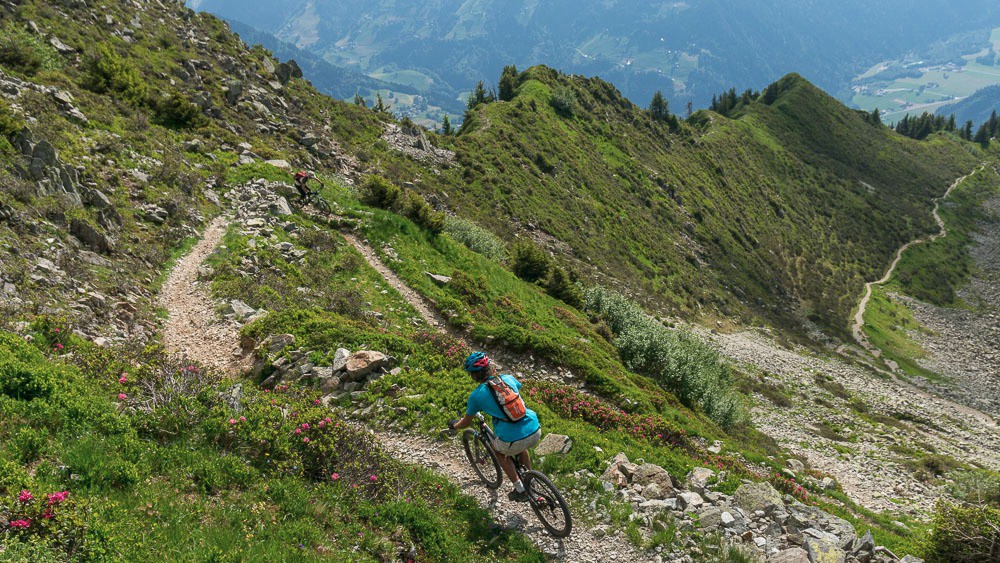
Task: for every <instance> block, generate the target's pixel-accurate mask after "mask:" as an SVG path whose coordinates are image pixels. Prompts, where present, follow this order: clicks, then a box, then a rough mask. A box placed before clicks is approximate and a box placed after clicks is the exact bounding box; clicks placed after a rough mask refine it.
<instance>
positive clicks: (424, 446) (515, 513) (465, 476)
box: [375, 432, 655, 562]
mask: <svg viewBox="0 0 1000 563" xmlns="http://www.w3.org/2000/svg"><path fill="white" fill-rule="evenodd" d="M375 435H376V436H377V437H378V439H379V441H381V442H382V444H383V445H384V446H385V447H386V448H387V449H388V450H389V451H391V452H393V454H394V455H395V456H396V457H398V458H399V459H401V460H403V461H406V462H409V463H415V464H420V465H423V466H425V467H429V468H431V469H434V470H435V471H438V472H440V473H442V474H444V475H446V476H447V477H448V479H449V480H451V481H452V482H453V483H455V484H456V485H458V486H459V487H460V488H461V489H462V492H464V493H465V494H467V495H469V496H471V497H473V498H475V499H476V501H477V502H478V503H479V505H480V506H482V507H484V508H487V509H489V510H490V512H492V513H493V515H494V517H495V518H496V519H497V522H498V523H499V524H500V525H501V526H503V527H505V528H508V529H518V530H520V531H521V532H522V533H524V534H525V535H527V536H528V537H529V538H531V540H532V541H533V542H534V543H535V545H537V546H538V548H539V549H541V550H542V551H543V552H544V553H545V554H546V555H547V556H548V557H551V558H554V559H557V560H560V561H581V562H587V561H593V562H598V561H600V562H603V561H648V560H650V554H647V553H644V552H642V551H640V550H638V549H636V547H635V546H633V545H632V544H631V543H629V541H628V539H627V538H625V536H624V535H621V534H616V533H608V534H607V535H605V534H603V533H601V532H597V533H596V534H595V531H594V529H591V528H588V527H587V526H585V525H584V524H583V523H582V522H580V521H579V520H575V521H574V522H573V532H572V533H571V534H570V536H569V537H568V538H565V539H557V538H554V537H552V536H550V535H549V533H548V532H547V531H546V530H545V528H543V527H542V525H541V523H540V522H539V521H538V517H537V516H535V513H534V512H532V511H531V508H530V507H529V506H528V505H527V504H526V503H517V502H511V501H510V500H508V499H507V491H508V490H509V489H510V486H509V482H507V481H506V479H505V483H504V484H503V485H502V486H501V487H500V490H499V491H494V490H491V489H488V488H487V487H486V486H485V485H483V483H482V481H480V480H479V477H478V476H477V475H476V474H475V473H473V471H472V468H471V467H470V466H469V463H468V462H467V461H466V459H465V454H464V452H463V450H462V445H461V439H460V438H458V439H455V440H454V441H453V442H450V443H447V444H444V445H442V443H441V442H438V441H435V440H432V439H430V438H428V437H424V436H413V435H409V434H400V433H391V432H376V433H375ZM600 529H601V531H602V532H603V531H604V528H600ZM654 555H655V554H654Z"/></svg>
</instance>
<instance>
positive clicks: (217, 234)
mask: <svg viewBox="0 0 1000 563" xmlns="http://www.w3.org/2000/svg"><path fill="white" fill-rule="evenodd" d="M227 226H228V219H227V218H226V217H224V216H219V217H216V218H215V219H214V220H212V222H211V223H209V225H208V227H207V228H206V229H205V234H204V236H203V237H202V239H201V240H200V241H198V244H196V245H195V246H194V248H192V249H191V252H189V253H188V254H187V255H185V256H184V257H183V258H181V259H180V260H178V262H177V265H176V266H174V269H173V270H171V271H170V274H169V275H168V276H167V281H166V282H165V283H164V284H163V290H162V292H161V293H160V297H159V300H158V304H159V306H161V307H163V308H164V309H166V310H167V311H168V313H169V316H168V317H167V320H166V322H165V323H164V324H163V345H164V347H165V348H166V350H167V352H169V353H172V354H179V355H181V356H186V357H188V358H192V359H194V360H197V361H199V362H201V363H202V364H204V365H206V366H208V367H211V368H214V369H217V370H219V371H221V372H222V373H224V374H226V375H229V376H236V375H239V374H240V373H242V372H244V371H245V370H247V369H249V366H250V357H249V355H248V354H244V353H243V351H242V350H240V348H239V340H240V339H239V325H238V324H236V323H235V322H232V321H224V320H222V319H221V318H220V317H219V315H217V314H216V312H215V306H214V304H213V302H212V299H211V298H210V297H209V294H208V288H207V287H206V286H205V285H203V284H202V282H200V281H198V267H199V266H201V264H202V262H204V261H205V259H206V258H208V256H209V254H211V253H212V251H213V250H215V248H216V247H217V246H218V245H219V243H220V242H221V241H222V237H223V236H224V235H225V234H226V227H227Z"/></svg>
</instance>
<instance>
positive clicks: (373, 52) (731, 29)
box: [189, 0, 1000, 107]
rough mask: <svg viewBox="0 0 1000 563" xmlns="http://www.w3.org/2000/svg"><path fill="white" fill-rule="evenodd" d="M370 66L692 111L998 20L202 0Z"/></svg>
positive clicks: (854, 5) (343, 60) (608, 5)
mask: <svg viewBox="0 0 1000 563" xmlns="http://www.w3.org/2000/svg"><path fill="white" fill-rule="evenodd" d="M189 5H190V6H192V7H194V8H195V9H198V10H206V11H210V12H213V13H216V14H219V15H221V16H223V17H225V18H227V19H233V20H239V21H242V22H245V23H248V24H250V25H252V26H254V27H257V28H259V29H263V30H266V31H268V32H271V33H273V34H275V35H277V36H278V37H280V38H281V39H283V40H286V41H289V42H291V43H294V44H296V45H298V46H299V47H302V48H306V49H309V50H312V51H314V52H316V53H319V54H321V55H322V56H323V57H324V58H326V59H327V60H330V61H332V62H337V63H340V64H345V65H351V66H353V67H355V68H358V69H360V70H362V71H364V72H366V73H380V74H381V73H397V72H399V71H405V72H406V73H410V74H413V73H419V74H422V75H423V77H422V78H421V80H422V81H426V80H432V81H433V84H434V86H433V89H435V90H438V89H442V88H443V89H447V90H449V91H451V92H454V93H456V94H457V93H459V92H462V91H463V90H467V89H468V88H469V87H470V85H472V84H475V83H476V81H478V80H484V79H489V78H490V77H493V76H496V75H497V74H498V72H499V70H500V69H501V68H502V67H503V65H506V64H517V65H518V66H521V67H525V66H530V65H534V64H540V63H541V64H547V65H549V66H553V67H555V68H558V69H560V70H563V71H564V72H567V73H578V74H585V75H591V76H594V75H599V76H601V77H602V78H604V79H605V80H609V81H611V82H613V83H614V84H616V85H617V86H618V87H619V88H621V89H622V91H623V92H624V93H625V95H626V96H628V97H629V98H630V99H632V100H633V101H635V102H637V103H644V102H645V101H647V100H649V99H650V96H651V95H652V93H653V92H654V91H655V90H662V91H663V92H664V93H665V95H667V97H668V99H670V101H671V102H673V103H674V104H675V105H676V106H678V107H679V106H680V105H681V104H683V103H685V102H687V101H692V102H694V104H695V106H696V107H704V106H705V105H707V103H708V100H709V98H710V97H711V96H712V95H713V94H715V93H717V92H720V91H722V90H724V89H728V88H729V87H730V86H733V85H737V86H740V87H748V86H749V87H756V88H761V87H763V86H764V85H766V84H767V83H769V82H772V81H774V80H776V79H777V78H779V77H780V76H781V75H783V74H786V73H788V72H792V71H799V72H804V71H805V69H809V70H808V72H804V74H806V76H807V78H809V79H810V80H813V81H814V82H816V83H817V84H818V85H819V86H820V87H821V88H824V89H826V90H827V91H830V92H833V93H835V94H836V95H837V96H839V97H842V98H845V99H846V98H848V97H850V95H849V94H850V92H849V84H850V81H851V78H853V77H854V76H855V75H856V74H858V73H860V72H863V71H864V70H865V69H867V68H868V67H870V66H871V65H873V64H875V63H876V62H879V61H881V60H884V59H887V58H894V57H896V56H898V55H899V54H901V53H905V52H907V51H910V50H917V49H919V48H922V47H924V46H925V45H927V44H928V43H930V42H933V41H934V40H935V39H938V38H944V37H947V36H949V35H951V34H954V33H958V32H961V31H969V30H973V29H980V28H985V27H995V26H996V25H998V24H1000V10H998V8H997V6H996V5H995V3H993V2H989V1H985V0H963V1H962V2H958V3H955V2H921V3H919V4H917V5H914V4H913V3H912V2H904V1H901V0H893V1H891V2H879V3H877V4H873V3H870V2H860V1H853V0H852V1H850V2H838V3H834V4H823V3H815V2H809V3H803V2H795V1H782V2H778V3H775V2H760V1H752V2H732V1H721V0H711V1H701V2H660V1H644V2H582V3H581V2H570V1H567V0H560V1H554V2H537V1H535V0H530V1H520V2H515V3H511V2H496V1H492V0H476V1H472V2H461V3H455V2H443V1H440V0H436V1H432V2H419V3H399V2H365V3H354V2H344V1H340V0H296V1H292V2H282V3H280V4H275V3H271V2H265V1H260V0H253V1H250V2H242V1H236V0H198V1H196V2H189Z"/></svg>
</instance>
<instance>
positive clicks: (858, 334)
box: [851, 164, 986, 372]
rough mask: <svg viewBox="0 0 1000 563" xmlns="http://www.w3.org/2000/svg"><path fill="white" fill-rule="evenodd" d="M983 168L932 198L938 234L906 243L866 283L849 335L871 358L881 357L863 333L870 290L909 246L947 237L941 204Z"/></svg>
mask: <svg viewBox="0 0 1000 563" xmlns="http://www.w3.org/2000/svg"><path fill="white" fill-rule="evenodd" d="M985 168H986V165H985V164H983V165H981V166H980V167H979V169H977V170H973V171H972V172H969V173H968V174H966V175H965V176H962V177H960V178H958V179H957V180H955V181H954V182H952V184H951V185H950V186H948V190H947V191H945V192H944V195H942V196H940V197H937V198H934V209H933V211H932V212H931V214H932V215H933V216H934V221H935V222H936V223H937V225H938V229H939V230H938V232H937V233H935V234H933V235H931V236H929V237H921V238H918V239H914V240H911V241H910V242H908V243H906V244H904V245H903V246H901V247H900V248H899V250H897V251H896V257H895V259H893V261H892V263H891V264H890V265H889V269H888V270H886V272H885V275H884V276H882V277H881V278H879V279H878V280H876V281H873V282H868V283H866V284H865V295H864V297H862V298H861V302H860V303H859V304H858V311H857V313H855V314H854V325H853V326H852V328H851V333H852V334H853V335H854V340H855V341H856V342H857V343H858V344H859V345H861V347H862V348H864V349H865V350H867V351H868V353H870V354H871V355H872V356H874V357H876V358H878V357H880V356H881V355H882V351H881V350H879V349H878V348H877V347H876V346H875V345H874V344H872V343H871V342H870V341H869V340H868V336H867V335H866V334H865V333H864V326H865V310H866V309H867V308H868V301H869V300H870V299H871V297H872V289H873V288H874V287H875V286H876V285H882V284H884V283H885V282H887V281H889V278H891V277H892V273H893V272H894V271H895V270H896V266H897V265H898V264H899V261H900V259H902V258H903V253H904V252H906V250H907V249H908V248H910V247H911V246H914V245H917V244H922V243H925V242H933V241H935V240H937V239H939V238H941V237H943V236H947V235H948V228H947V227H945V224H944V220H943V219H941V215H939V214H938V210H939V209H940V206H941V202H942V201H944V200H945V199H947V198H948V196H949V195H951V192H952V191H953V190H954V189H955V188H957V187H958V186H959V185H960V184H961V183H962V182H964V181H965V179H966V178H968V177H969V176H972V175H973V174H975V173H976V172H979V171H980V170H983V169H985ZM886 364H887V365H888V366H889V368H890V369H891V371H893V372H895V371H896V365H895V363H894V362H888V361H887V362H886Z"/></svg>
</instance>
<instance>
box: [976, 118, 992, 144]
mask: <svg viewBox="0 0 1000 563" xmlns="http://www.w3.org/2000/svg"><path fill="white" fill-rule="evenodd" d="M988 123H989V122H987V123H983V124H982V125H980V126H979V129H978V130H977V131H976V136H975V137H973V138H972V140H973V141H974V142H976V143H979V144H980V145H988V144H990V128H989V126H988Z"/></svg>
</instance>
